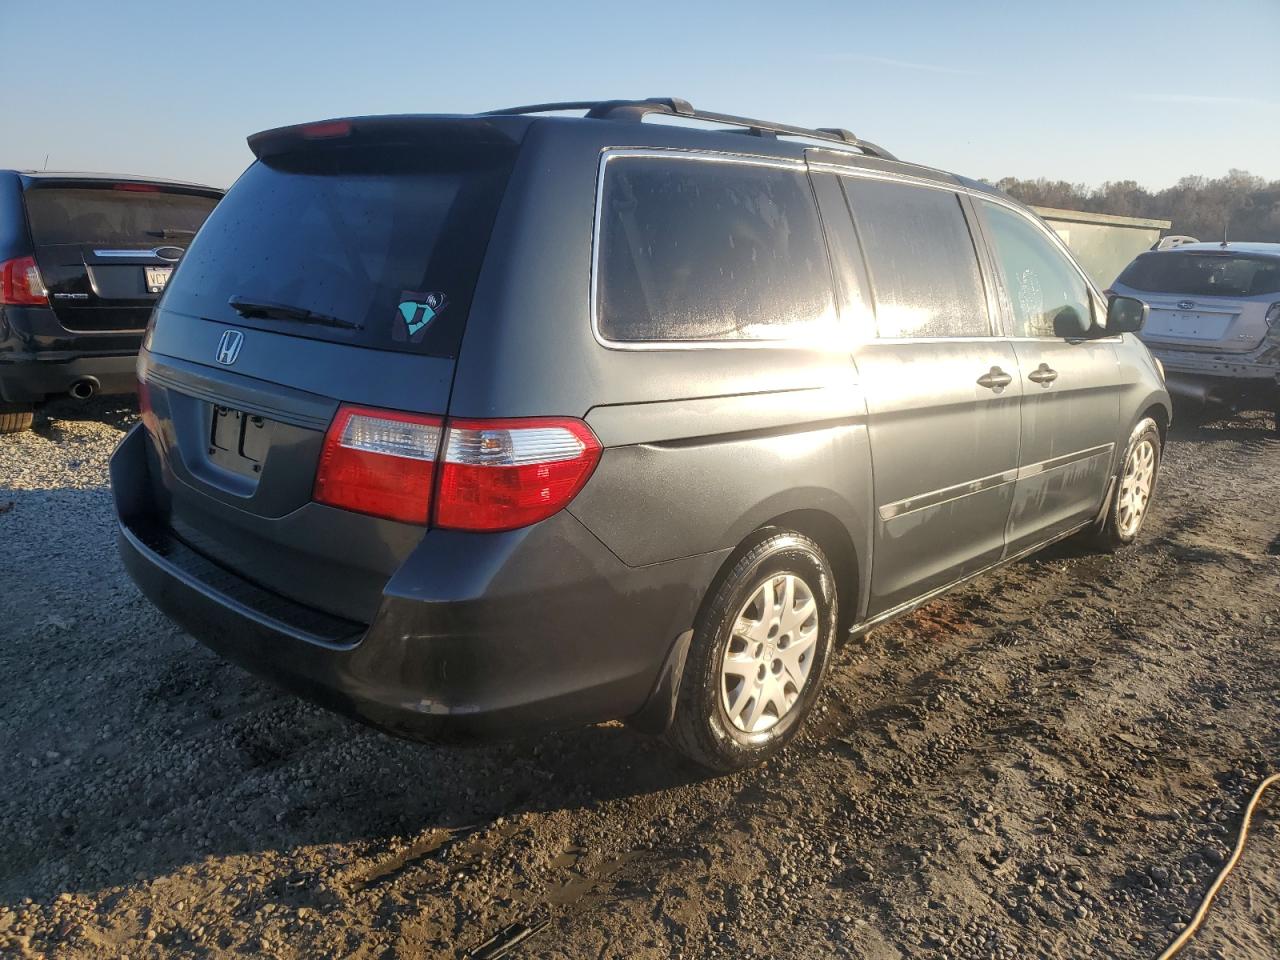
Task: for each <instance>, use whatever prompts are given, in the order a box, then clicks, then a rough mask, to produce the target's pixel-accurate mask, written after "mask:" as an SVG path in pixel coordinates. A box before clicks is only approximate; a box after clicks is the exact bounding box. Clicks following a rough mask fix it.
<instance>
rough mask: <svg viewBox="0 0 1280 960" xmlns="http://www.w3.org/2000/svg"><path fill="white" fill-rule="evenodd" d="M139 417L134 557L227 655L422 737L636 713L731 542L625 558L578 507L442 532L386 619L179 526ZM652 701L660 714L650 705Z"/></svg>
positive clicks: (175, 612)
mask: <svg viewBox="0 0 1280 960" xmlns="http://www.w3.org/2000/svg"><path fill="white" fill-rule="evenodd" d="M149 447H150V441H149V438H148V437H147V435H146V433H145V431H144V429H143V428H142V426H141V425H139V426H136V427H134V429H133V430H131V431H130V432H129V434H128V435H127V436H126V437H125V439H124V440H123V441H122V443H121V444H120V447H119V448H118V449H117V450H116V452H115V454H114V455H113V457H112V460H111V486H112V490H113V493H114V496H115V502H116V509H117V514H118V519H119V533H118V542H119V546H120V551H121V555H122V557H123V559H124V563H125V567H126V568H127V569H128V571H129V574H130V576H132V577H133V579H134V580H135V581H136V582H137V584H138V585H139V586H140V587H141V588H142V591H143V592H144V593H145V594H146V595H147V597H148V598H149V599H151V601H152V602H154V603H155V604H156V606H158V607H159V608H160V609H161V610H162V611H164V612H165V613H166V614H167V615H168V616H169V617H170V618H171V619H172V620H174V621H175V622H176V623H178V624H179V625H180V626H181V627H183V628H184V629H185V630H187V631H188V632H189V633H190V634H192V636H194V637H195V638H196V639H198V640H200V641H201V642H202V643H204V644H205V645H206V646H208V647H210V648H212V649H213V650H215V651H217V652H218V653H220V654H222V655H223V656H225V657H226V658H227V659H229V660H232V661H235V662H237V663H239V664H241V665H242V666H244V667H246V668H248V669H250V670H252V671H253V672H255V673H258V674H261V675H264V676H266V677H268V678H270V679H272V680H274V681H276V682H278V683H279V684H280V685H282V686H284V687H286V688H288V689H290V690H292V691H293V692H295V693H297V694H299V695H301V696H304V697H306V698H308V699H311V700H314V701H316V702H319V703H321V704H323V705H325V706H327V707H330V708H332V709H335V710H338V711H340V712H342V713H345V714H347V715H349V716H352V717H355V718H356V719H359V720H362V721H364V722H366V723H369V724H372V725H373V726H376V727H379V728H381V729H383V730H386V731H388V732H390V733H393V734H396V735H398V736H403V737H407V738H410V739H454V738H470V737H481V738H491V737H502V736H512V735H516V734H525V733H533V732H541V731H545V730H550V729H556V728H562V727H569V726H576V725H581V724H586V723H595V722H600V721H604V720H613V719H624V718H627V717H631V716H633V715H636V714H639V713H641V712H642V711H643V710H644V708H645V707H646V705H647V704H648V703H649V702H650V699H651V697H653V696H654V695H655V691H658V695H659V696H666V695H667V692H666V690H665V688H664V685H663V684H662V683H660V675H661V674H662V673H663V670H662V668H663V666H664V664H665V663H666V661H667V659H668V656H669V654H670V653H671V651H672V650H673V648H674V647H675V641H676V639H677V637H678V636H679V635H681V634H682V632H684V631H686V630H687V629H688V628H689V626H690V625H691V624H692V623H693V620H694V617H695V615H696V611H697V607H698V604H699V603H700V601H701V598H702V594H703V591H704V589H705V587H706V585H707V584H708V583H709V582H710V580H711V578H712V576H714V572H715V571H716V570H717V569H718V567H719V565H720V563H721V562H722V561H723V559H724V557H725V555H726V553H727V551H726V552H725V553H715V554H704V555H702V556H699V557H691V558H687V559H682V560H674V561H670V562H668V563H662V564H654V565H651V566H647V567H639V568H631V567H627V566H626V565H624V564H623V563H622V562H621V561H620V560H618V559H617V557H616V556H614V555H613V554H612V553H611V552H610V551H609V550H608V549H607V548H605V547H604V545H603V544H601V543H600V542H599V541H598V540H597V539H596V538H595V537H594V536H592V535H591V534H590V533H589V532H588V531H587V530H586V528H585V527H583V526H582V525H581V524H580V523H579V522H578V521H577V520H576V519H574V518H573V517H572V516H570V515H569V514H568V513H566V512H563V511H562V512H561V513H559V514H557V515H556V516H554V517H552V518H550V519H548V520H545V521H543V522H542V523H539V524H536V525H534V526H532V527H527V528H524V529H522V530H515V531H510V532H508V533H500V534H465V533H458V532H455V531H441V530H433V531H430V532H428V533H427V534H425V535H424V538H423V543H422V545H421V546H420V547H419V548H418V549H416V550H415V551H414V552H413V553H412V554H411V555H410V556H409V558H408V559H407V560H406V561H405V563H404V565H403V566H402V567H401V568H400V570H399V571H397V572H396V574H395V575H393V576H392V578H391V580H390V581H389V582H388V583H387V585H386V588H385V589H384V593H383V599H382V602H381V604H380V606H379V609H378V612H377V614H376V615H375V617H374V618H373V622H372V623H371V624H368V625H364V624H358V623H354V622H352V621H346V620H340V619H338V618H335V617H332V616H329V615H328V614H325V613H323V612H321V611H317V610H314V609H311V608H306V607H303V606H301V605H300V604H296V603H294V602H293V601H291V600H289V599H287V598H284V597H281V596H279V595H278V594H272V593H269V592H268V591H265V590H263V589H261V588H259V587H257V586H255V585H253V584H251V583H248V582H247V581H245V580H243V579H241V578H240V577H238V576H237V575H235V574H234V573H231V572H229V571H227V570H225V569H223V568H220V567H217V566H216V565H215V564H213V563H212V562H211V561H209V560H207V559H206V558H204V557H203V556H201V555H200V554H198V553H196V552H195V551H193V550H191V549H190V548H189V547H187V546H186V545H185V544H182V543H181V542H179V541H177V540H176V539H175V538H173V536H172V534H171V533H169V532H168V531H167V530H166V529H165V528H164V526H163V519H162V518H160V517H159V516H158V515H157V512H156V509H155V504H154V503H153V502H152V500H153V497H152V490H153V487H152V483H151V479H150V471H151V470H152V466H153V464H154V463H155V462H156V461H155V459H154V453H153V451H151V450H150V449H149ZM651 712H652V711H648V713H651Z"/></svg>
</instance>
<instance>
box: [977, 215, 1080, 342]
mask: <svg viewBox="0 0 1280 960" xmlns="http://www.w3.org/2000/svg"><path fill="white" fill-rule="evenodd" d="M979 205H980V206H981V208H982V211H983V217H984V219H985V222H986V224H987V227H988V233H989V235H990V240H991V246H992V248H993V252H994V253H995V257H996V266H997V268H998V269H999V271H1000V279H1001V280H1002V282H1003V283H1004V289H1005V292H1006V293H1007V294H1008V299H1009V307H1010V309H1011V310H1012V312H1013V335H1014V336H1015V337H1065V336H1071V335H1073V334H1080V333H1084V332H1085V331H1086V330H1088V329H1089V326H1090V324H1091V323H1092V322H1093V310H1092V308H1091V307H1090V298H1089V287H1088V284H1086V283H1085V281H1084V278H1083V277H1081V276H1080V271H1079V270H1077V269H1076V268H1075V265H1074V264H1073V263H1072V262H1071V261H1070V260H1068V259H1067V258H1066V257H1065V256H1063V254H1062V251H1060V250H1059V249H1058V248H1057V247H1056V246H1054V244H1053V241H1051V240H1050V239H1049V238H1048V237H1046V236H1045V235H1044V233H1042V232H1041V231H1040V230H1039V229H1037V228H1036V226H1035V225H1034V224H1032V223H1031V222H1030V221H1028V220H1027V218H1026V217H1023V216H1022V215H1020V214H1018V213H1015V212H1014V211H1012V210H1009V209H1008V208H1006V207H1004V206H1002V205H1000V204H997V203H991V202H990V201H987V200H983V201H981V202H980V204H979Z"/></svg>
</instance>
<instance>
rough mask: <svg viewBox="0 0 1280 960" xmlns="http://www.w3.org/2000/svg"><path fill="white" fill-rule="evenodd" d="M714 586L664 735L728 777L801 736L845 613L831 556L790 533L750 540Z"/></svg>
mask: <svg viewBox="0 0 1280 960" xmlns="http://www.w3.org/2000/svg"><path fill="white" fill-rule="evenodd" d="M712 590H713V593H711V594H709V595H708V599H707V600H706V601H705V602H704V603H703V609H702V610H701V611H700V612H699V614H698V620H697V623H696V624H695V626H694V633H693V640H692V643H691V645H690V648H689V656H688V659H687V660H686V661H685V668H684V674H683V676H682V678H681V681H680V692H679V694H678V697H677V700H676V710H675V717H674V719H673V721H672V724H671V729H670V730H669V731H668V733H667V739H668V741H669V742H670V743H671V745H672V746H673V747H674V748H675V749H676V750H677V751H678V752H679V753H681V754H683V755H684V756H685V757H687V758H688V759H690V760H692V761H693V762H694V763H696V764H697V765H698V766H700V767H703V768H705V769H707V770H710V771H712V772H715V773H727V772H729V771H732V770H738V769H741V768H743V767H747V766H751V765H752V764H756V763H760V762H761V761H763V760H765V759H766V758H767V757H770V756H772V755H773V754H774V753H776V752H777V751H779V750H780V749H782V747H784V746H785V745H786V744H787V743H789V742H790V741H791V740H792V739H793V738H794V737H795V736H796V735H797V734H798V733H799V732H800V728H801V726H802V725H803V723H804V720H805V717H807V716H808V714H809V712H810V710H811V709H812V708H813V704H814V702H815V701H816V700H817V698H818V694H819V692H820V690H821V687H822V679H823V677H824V675H825V673H826V668H827V661H828V659H829V657H830V654H831V650H832V647H833V645H834V640H835V633H836V623H837V619H838V616H839V610H838V605H837V599H836V589H835V581H834V579H833V577H832V574H831V565H830V563H829V562H828V561H827V558H826V556H825V555H824V554H823V552H822V550H821V548H820V547H819V546H818V545H817V544H816V543H815V542H814V541H812V540H810V539H809V538H808V537H806V536H803V535H802V534H799V533H795V532H793V531H789V530H776V529H773V530H765V531H761V533H760V534H759V535H758V539H756V540H755V541H754V542H752V541H748V544H747V545H746V548H745V550H744V552H742V553H741V555H740V556H738V558H737V560H736V561H735V562H734V564H733V566H732V567H731V568H730V569H729V570H728V571H727V572H726V573H725V574H724V575H723V576H722V577H721V578H720V579H719V580H718V581H717V582H716V583H715V584H713V586H712ZM788 590H789V591H790V592H788ZM788 596H790V597H791V599H792V603H791V605H790V607H789V610H788V608H787V607H786V602H785V601H786V598H787V597H788ZM770 600H772V601H773V602H772V604H770V603H769V601H770ZM810 600H811V601H812V612H810V613H808V614H806V613H805V608H806V607H807V606H808V604H809V601H810ZM743 625H749V627H748V629H746V630H739V629H736V628H738V627H741V626H743ZM788 651H790V653H788ZM797 681H799V682H797Z"/></svg>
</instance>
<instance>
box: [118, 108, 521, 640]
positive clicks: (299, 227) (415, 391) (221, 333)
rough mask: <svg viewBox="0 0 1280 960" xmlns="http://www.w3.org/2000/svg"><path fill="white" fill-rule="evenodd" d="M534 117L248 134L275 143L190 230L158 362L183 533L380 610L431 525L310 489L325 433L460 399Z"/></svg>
mask: <svg viewBox="0 0 1280 960" xmlns="http://www.w3.org/2000/svg"><path fill="white" fill-rule="evenodd" d="M521 121H523V118H520V120H519V121H517V122H515V123H512V122H510V121H505V120H504V121H488V120H482V119H473V118H370V119H367V120H355V121H335V122H331V123H326V124H317V125H311V126H309V127H294V128H286V129H283V130H278V131H269V132H268V133H266V134H260V135H257V136H255V137H251V138H250V145H251V146H252V147H253V148H254V151H255V153H257V154H258V156H259V160H258V161H257V162H256V163H254V164H253V165H252V166H251V167H250V168H249V169H248V170H247V171H246V172H245V173H244V174H243V175H242V176H241V177H240V179H239V180H238V181H237V182H236V184H235V185H234V186H233V187H232V188H231V190H230V191H229V192H228V194H227V196H226V198H225V199H224V200H223V201H222V203H221V204H219V206H218V208H217V209H216V210H215V211H214V213H213V215H212V216H211V217H210V218H209V220H208V221H207V223H206V224H205V226H204V228H203V229H202V230H201V232H200V235H199V236H198V237H197V238H196V240H195V242H194V243H193V244H192V245H191V248H190V250H189V251H188V252H187V255H186V256H185V258H184V259H183V263H182V266H181V268H180V269H179V270H178V271H177V273H176V274H175V275H174V279H173V281H172V282H171V284H170V286H169V289H168V290H167V292H166V293H165V296H164V299H163V300H162V301H161V303H160V305H159V307H158V308H157V310H156V314H155V323H154V328H153V329H152V331H151V333H150V335H149V336H148V339H147V342H146V344H145V346H146V352H144V354H143V359H142V367H141V369H142V374H143V378H144V380H145V382H146V387H145V393H146V400H147V402H148V403H149V405H150V408H151V409H150V412H149V413H148V415H147V416H146V417H145V418H144V419H145V420H146V421H147V422H148V429H149V430H150V431H151V433H152V435H153V437H154V439H155V441H156V447H157V450H158V453H159V455H160V458H161V460H162V464H163V469H162V470H161V471H160V472H159V476H158V480H159V482H160V484H161V485H162V487H163V489H162V490H159V491H157V492H158V493H159V494H161V496H162V498H163V500H165V501H168V524H169V527H170V529H171V532H172V534H173V535H174V536H176V537H178V538H180V539H181V540H182V541H183V542H184V543H185V544H186V545H187V546H188V547H190V548H191V549H194V550H196V551H198V552H199V553H201V554H203V555H205V556H206V557H208V558H209V559H211V560H213V561H214V562H216V563H218V564H219V565H221V566H223V567H224V568H227V569H229V570H231V571H233V572H235V573H237V574H239V575H241V576H242V577H244V578H245V579H248V580H250V581H252V582H254V583H256V584H257V585H259V586H261V587H264V588H266V589H269V590H271V591H274V592H276V593H279V594H281V595H283V596H286V597H288V598H290V599H292V600H295V601H297V602H300V603H304V604H306V605H308V606H311V607H315V608H318V609H321V610H325V611H327V612H329V613H332V614H334V615H337V616H341V617H346V618H349V619H352V620H358V621H361V622H368V618H369V617H370V616H371V615H372V613H373V611H374V610H375V609H376V606H377V602H378V599H379V597H380V591H381V588H382V586H383V585H384V584H385V582H386V579H387V578H388V577H389V576H390V574H391V573H392V572H394V570H395V569H396V568H397V567H398V566H399V564H400V563H401V562H402V561H403V559H404V557H405V556H406V555H407V553H408V552H409V551H410V550H411V549H412V548H413V546H414V545H416V543H417V542H418V541H419V540H421V538H422V534H423V527H421V526H416V525H413V524H408V523H403V522H398V521H395V520H388V519H382V518H379V517H375V516H364V515H361V514H358V513H353V512H351V511H348V510H342V509H337V508H334V507H329V506H323V505H321V504H318V503H316V502H313V492H314V486H315V478H316V471H317V467H318V464H319V461H320V456H321V452H322V449H323V446H324V436H325V431H326V430H327V428H328V426H329V425H330V423H331V422H332V421H333V418H334V416H335V414H336V413H337V410H338V408H339V406H340V405H342V404H353V405H358V406H360V407H363V408H367V409H373V410H374V411H375V412H376V410H377V409H384V410H386V409H390V410H395V411H400V412H403V413H413V414H422V415H428V416H443V415H444V414H445V413H446V411H447V408H448V402H449V394H450V391H451V388H452V381H453V370H454V365H455V359H456V357H457V352H458V347H459V343H460V342H461V338H462V333H463V328H464V325H465V324H466V322H467V317H468V314H469V312H470V310H471V303H472V299H473V297H474V295H475V292H476V288H477V283H478V280H479V277H480V273H481V266H482V264H483V262H484V257H485V251H486V248H487V246H488V241H489V235H490V233H491V232H492V230H493V225H494V222H495V219H496V217H497V214H498V208H499V205H500V204H501V201H502V198H503V196H504V193H505V191H506V184H507V180H508V178H509V176H510V172H511V168H512V166H513V164H514V161H515V157H516V154H517V151H518V147H519V139H520V135H521V134H522V132H523V130H524V127H525V126H526V125H527V123H526V122H521ZM427 493H428V491H423V495H424V496H426V495H427Z"/></svg>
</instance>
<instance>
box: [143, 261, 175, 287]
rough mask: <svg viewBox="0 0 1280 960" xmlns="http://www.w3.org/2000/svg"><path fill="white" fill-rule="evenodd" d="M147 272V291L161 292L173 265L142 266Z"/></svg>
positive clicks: (171, 272) (170, 274)
mask: <svg viewBox="0 0 1280 960" xmlns="http://www.w3.org/2000/svg"><path fill="white" fill-rule="evenodd" d="M142 269H143V270H145V271H146V272H147V292H148V293H163V292H164V285H165V284H166V283H168V282H169V277H170V276H172V274H173V267H143V268H142Z"/></svg>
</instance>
